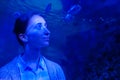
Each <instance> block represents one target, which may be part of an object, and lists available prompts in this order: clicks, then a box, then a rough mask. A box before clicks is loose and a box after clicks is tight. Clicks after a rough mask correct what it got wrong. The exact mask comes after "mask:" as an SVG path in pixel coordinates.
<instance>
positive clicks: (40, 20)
mask: <svg viewBox="0 0 120 80" xmlns="http://www.w3.org/2000/svg"><path fill="white" fill-rule="evenodd" d="M36 23H43V24H44V23H46V21H45V19H44V18H43V17H42V16H40V15H33V16H32V17H31V18H30V20H29V23H28V25H30V24H36Z"/></svg>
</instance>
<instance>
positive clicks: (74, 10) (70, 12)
mask: <svg viewBox="0 0 120 80" xmlns="http://www.w3.org/2000/svg"><path fill="white" fill-rule="evenodd" d="M80 10H81V6H80V5H79V4H76V5H73V6H72V7H71V8H70V9H69V10H68V11H67V14H66V16H65V18H64V19H65V21H67V22H70V21H72V20H73V19H74V17H75V15H76V14H78V12H79V11H80Z"/></svg>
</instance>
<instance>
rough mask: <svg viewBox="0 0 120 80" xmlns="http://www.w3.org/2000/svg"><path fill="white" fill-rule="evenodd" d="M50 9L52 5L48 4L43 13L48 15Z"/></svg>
mask: <svg viewBox="0 0 120 80" xmlns="http://www.w3.org/2000/svg"><path fill="white" fill-rule="evenodd" d="M51 9H52V3H49V4H48V5H47V6H46V8H45V13H49V12H50V11H51Z"/></svg>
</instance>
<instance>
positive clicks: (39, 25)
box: [0, 13, 65, 80]
mask: <svg viewBox="0 0 120 80" xmlns="http://www.w3.org/2000/svg"><path fill="white" fill-rule="evenodd" d="M14 33H15V34H16V37H17V39H18V41H19V43H20V44H21V45H22V46H23V48H24V52H23V53H22V54H21V55H19V56H18V57H16V58H15V59H14V60H13V61H11V62H10V63H8V64H7V65H5V66H3V67H2V68H1V69H0V80H65V76H64V73H63V70H62V68H61V67H60V66H59V65H58V64H57V63H55V62H52V61H50V60H48V59H46V58H45V57H44V56H43V55H42V53H41V48H42V47H46V46H48V45H49V36H50V31H49V30H48V29H47V24H46V21H45V20H44V18H43V17H42V16H40V15H39V14H34V13H32V14H24V15H21V16H20V17H19V18H18V19H17V20H16V22H15V27H14Z"/></svg>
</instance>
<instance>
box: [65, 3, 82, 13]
mask: <svg viewBox="0 0 120 80" xmlns="http://www.w3.org/2000/svg"><path fill="white" fill-rule="evenodd" d="M81 9H82V8H81V6H80V5H79V4H76V5H73V6H72V7H71V8H70V9H69V10H68V12H67V13H68V14H71V15H76V14H77V13H78V12H79V11H80V10H81Z"/></svg>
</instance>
